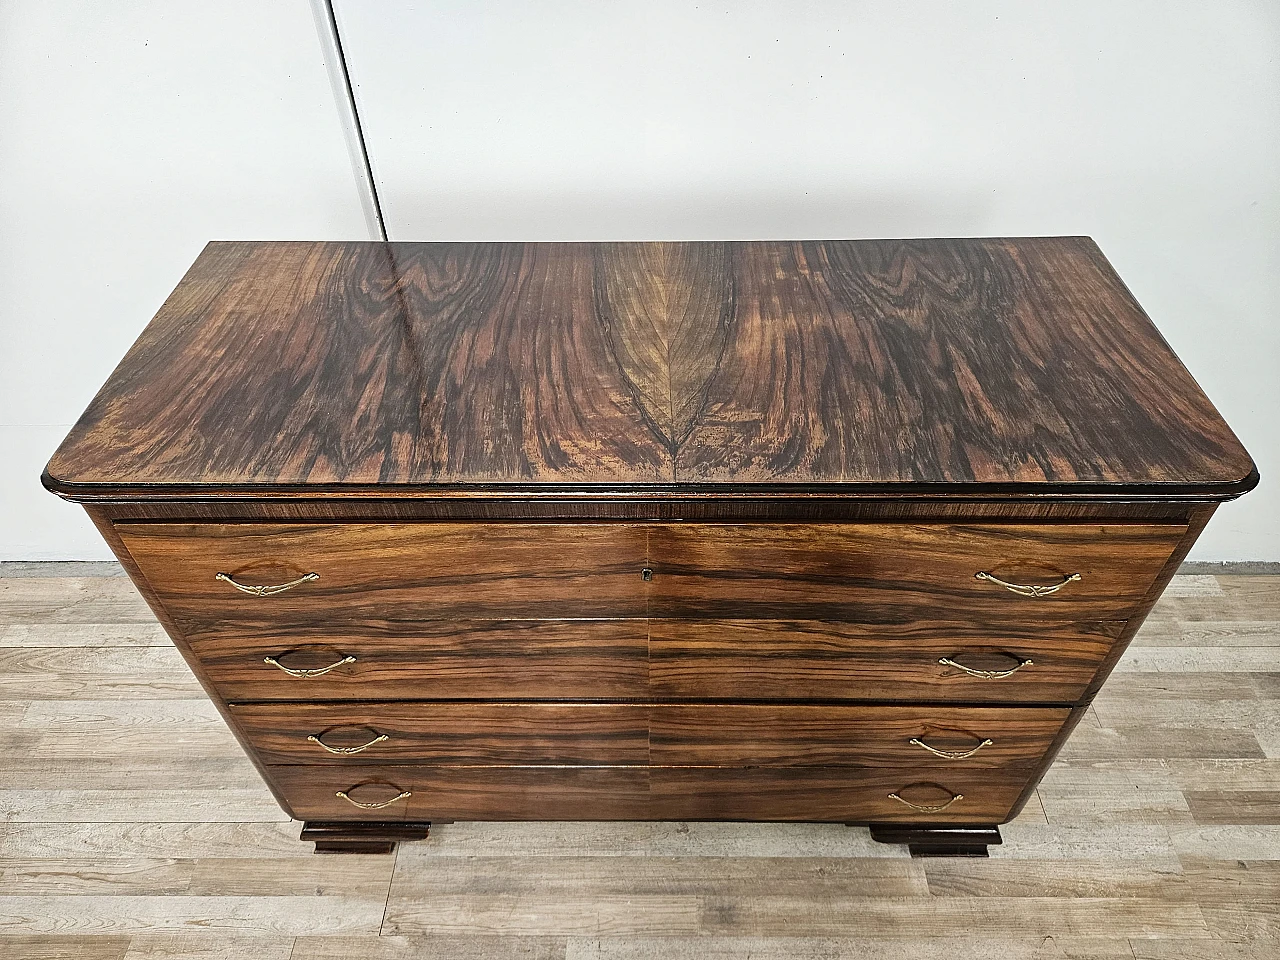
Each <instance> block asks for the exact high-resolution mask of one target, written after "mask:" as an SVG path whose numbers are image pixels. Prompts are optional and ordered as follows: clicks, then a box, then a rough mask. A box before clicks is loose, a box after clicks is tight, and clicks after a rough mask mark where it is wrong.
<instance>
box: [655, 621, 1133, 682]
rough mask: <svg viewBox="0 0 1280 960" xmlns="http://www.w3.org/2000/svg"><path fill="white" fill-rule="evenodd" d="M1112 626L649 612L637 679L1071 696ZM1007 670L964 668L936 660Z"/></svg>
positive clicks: (1094, 664) (1111, 636) (1097, 661)
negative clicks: (682, 616)
mask: <svg viewBox="0 0 1280 960" xmlns="http://www.w3.org/2000/svg"><path fill="white" fill-rule="evenodd" d="M1123 626H1124V624H1123V623H1101V624H1089V623H1081V624H1064V625H1057V624H1055V625H1049V626H1042V627H1039V628H1030V629H1028V628H1019V627H1017V626H998V627H993V626H988V625H986V624H981V623H976V624H975V623H963V622H961V623H953V622H948V621H945V620H929V621H925V622H912V623H903V624H859V623H848V622H845V623H841V622H836V621H819V620H659V619H655V620H651V621H649V651H650V653H649V657H650V660H649V686H650V689H651V690H652V691H653V692H654V694H656V695H659V696H669V697H689V698H704V699H713V698H724V699H775V698H788V699H790V698H795V699H813V700H961V701H967V702H970V703H974V702H1003V703H1018V702H1034V703H1055V702H1057V703H1069V702H1073V701H1075V700H1077V699H1079V697H1080V695H1081V694H1082V693H1083V692H1084V689H1085V687H1086V686H1087V685H1088V683H1089V681H1090V680H1091V679H1092V677H1093V675H1094V673H1095V672H1096V671H1097V670H1098V667H1099V666H1100V665H1101V663H1102V661H1103V659H1104V658H1105V657H1106V655H1107V652H1108V651H1109V650H1110V649H1111V647H1112V644H1113V643H1114V642H1115V638H1116V637H1117V636H1118V635H1119V632H1120V630H1121V629H1122V628H1123ZM943 657H946V658H948V659H951V660H954V661H956V662H958V663H963V664H964V665H965V666H967V667H970V668H971V669H974V670H991V671H1006V670H1009V669H1012V668H1013V667H1016V666H1017V665H1018V663H1020V662H1022V661H1028V660H1029V661H1031V662H1030V664H1028V665H1027V666H1025V667H1022V668H1021V669H1019V670H1018V671H1017V672H1016V673H1014V674H1013V675H1012V676H1008V677H1001V678H999V679H983V678H979V677H973V676H971V675H969V674H966V673H964V672H963V671H962V670H959V669H957V668H955V667H950V666H947V665H945V664H942V663H939V660H940V659H942V658H943Z"/></svg>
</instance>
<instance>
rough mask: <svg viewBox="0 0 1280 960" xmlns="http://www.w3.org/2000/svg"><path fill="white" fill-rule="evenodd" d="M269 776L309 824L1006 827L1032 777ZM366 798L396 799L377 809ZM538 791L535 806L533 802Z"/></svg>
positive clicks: (601, 770) (292, 769)
mask: <svg viewBox="0 0 1280 960" xmlns="http://www.w3.org/2000/svg"><path fill="white" fill-rule="evenodd" d="M270 771H271V772H270V775H271V777H272V779H273V780H274V782H275V783H277V784H278V785H279V786H280V788H281V790H282V791H283V792H284V793H286V794H287V795H288V796H289V799H290V805H291V806H292V808H293V813H294V816H295V817H298V818H302V819H308V820H357V821H358V820H361V819H365V820H367V819H369V818H370V816H372V815H376V816H377V818H378V819H379V820H386V821H388V822H390V821H395V820H430V821H450V820H762V821H765V820H771V821H789V820H793V821H832V822H838V823H844V822H866V821H868V820H874V821H877V822H885V823H933V822H936V821H937V819H938V815H937V814H936V813H935V814H932V815H930V814H927V813H920V812H917V811H915V810H912V809H911V808H909V807H907V806H906V805H905V804H903V803H901V802H900V801H898V800H894V799H891V798H890V797H889V794H890V793H895V792H896V793H898V794H899V795H900V796H903V797H905V798H907V799H909V800H911V801H912V802H913V803H917V804H920V805H921V806H929V805H936V804H940V803H945V802H946V801H947V800H948V799H949V798H951V797H952V796H954V794H956V793H960V794H962V795H963V797H964V799H963V800H958V801H955V803H953V804H952V805H951V806H950V807H949V808H948V810H947V822H948V823H952V822H954V823H956V824H964V823H983V824H990V823H999V822H1003V821H1004V820H1005V819H1006V818H1007V817H1008V815H1009V811H1010V810H1011V809H1012V807H1013V804H1014V802H1015V801H1016V800H1017V798H1018V795H1019V794H1020V793H1021V792H1022V788H1023V786H1024V785H1025V782H1026V778H1025V775H1023V776H1019V775H1017V774H1016V773H1015V774H1014V775H1011V776H1007V777H999V776H997V775H994V774H993V773H992V772H991V771H982V770H948V771H947V772H946V773H945V774H939V771H938V770H937V769H936V768H935V767H931V766H929V765H928V764H924V765H921V766H919V767H906V766H903V767H894V768H891V769H888V770H873V769H864V768H855V767H776V768H758V769H750V768H741V767H711V768H699V767H656V766H653V767H648V766H646V767H431V766H362V767H338V766H313V767H312V766H301V765H291V766H279V767H271V768H270ZM339 791H342V792H345V793H347V794H348V795H349V796H351V797H352V798H353V799H356V800H358V801H360V802H361V803H383V802H386V801H389V800H393V799H394V798H395V797H397V796H399V795H400V794H401V793H404V792H408V793H410V794H412V795H411V796H409V797H406V798H403V799H400V800H394V802H392V803H390V804H389V805H388V806H386V807H383V808H381V809H379V810H377V811H376V812H375V814H370V813H368V812H367V811H363V810H360V809H358V808H356V807H354V806H352V805H351V804H350V803H349V802H347V801H346V800H343V799H342V798H340V797H338V796H336V794H337V793H338V792H339ZM531 797H536V803H531V802H530V798H531Z"/></svg>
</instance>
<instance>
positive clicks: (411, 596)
mask: <svg viewBox="0 0 1280 960" xmlns="http://www.w3.org/2000/svg"><path fill="white" fill-rule="evenodd" d="M116 530H117V532H118V533H119V535H120V538H121V540H123V541H124V543H125V545H126V547H127V548H128V550H129V553H130V555H131V556H132V557H133V559H134V561H135V562H136V563H137V564H138V566H139V567H140V568H141V569H142V571H143V573H144V574H145V575H146V576H147V579H148V581H149V582H150V583H151V585H152V587H153V588H154V589H155V590H156V592H157V593H158V594H159V595H160V596H161V598H162V599H163V600H164V603H165V605H166V608H167V609H168V610H169V613H170V615H171V616H173V617H174V618H175V619H176V620H178V621H180V622H181V623H182V624H183V626H184V629H194V630H196V631H199V630H201V629H202V628H203V627H204V625H206V624H209V623H215V624H216V623H226V624H228V625H233V626H230V627H229V629H232V630H234V631H235V632H242V631H243V630H244V629H245V628H246V626H247V627H248V628H249V629H254V628H261V627H264V626H267V625H268V624H270V623H276V622H281V621H283V622H288V623H291V624H294V625H295V626H297V627H298V628H299V629H300V630H301V631H305V630H307V629H308V626H309V624H310V623H311V622H323V623H333V622H334V621H352V620H361V621H362V620H366V619H373V620H378V619H384V618H388V617H390V618H393V619H400V620H417V619H435V618H441V617H444V618H448V617H515V618H519V617H539V616H544V617H548V616H549V617H565V616H582V617H592V616H595V617H600V616H606V617H635V616H645V615H646V614H649V615H653V616H661V617H667V616H699V617H732V616H753V617H761V616H763V617H770V618H773V617H807V618H814V619H819V618H824V617H827V618H840V619H851V620H863V621H868V620H869V621H871V622H878V621H885V622H894V621H904V620H928V619H932V618H945V617H947V616H948V615H949V614H950V615H961V616H963V615H969V616H976V617H985V618H989V619H991V620H993V621H996V622H1017V621H1019V620H1024V621H1025V620H1032V621H1041V620H1044V619H1046V618H1055V617H1057V618H1062V619H1116V618H1124V617H1127V616H1128V615H1129V613H1130V612H1131V611H1132V610H1133V608H1134V606H1135V605H1136V604H1137V603H1138V601H1140V600H1141V599H1142V597H1143V596H1144V595H1145V594H1146V592H1147V590H1148V589H1149V588H1150V586H1151V584H1152V583H1153V582H1154V580H1155V577H1156V574H1157V573H1158V572H1159V571H1160V569H1161V568H1162V567H1163V566H1164V564H1165V561H1166V560H1167V559H1168V558H1169V556H1170V554H1171V553H1172V552H1173V550H1174V548H1175V546H1177V544H1178V543H1179V541H1180V539H1181V537H1182V534H1183V533H1185V531H1186V527H1185V525H1177V524H1165V525H1144V524H1081V525H1077V524H1053V525H1048V524H1037V525H1017V524H1003V525H985V526H978V525H960V524H937V525H926V524H820V525H819V524H771V525H733V524H717V525H709V524H679V525H676V524H662V525H617V524H514V523H510V524H358V523H349V524H294V525H287V524H160V523H153V524H117V525H116ZM646 571H648V572H647V573H646ZM979 572H986V573H990V574H991V575H993V576H997V577H999V578H1000V579H1002V580H1006V581H1008V582H1010V583H1016V584H1032V585H1039V586H1046V587H1051V586H1054V585H1056V584H1058V583H1060V582H1061V581H1062V580H1063V579H1064V578H1066V577H1069V576H1077V577H1078V580H1076V581H1074V582H1070V583H1067V584H1066V585H1065V586H1064V587H1063V588H1062V589H1060V590H1058V591H1057V592H1055V593H1052V594H1050V595H1047V596H1042V597H1025V596H1020V595H1018V594H1017V593H1015V592H1011V591H1009V590H1008V589H1007V588H1005V587H1003V586H1001V585H999V584H996V583H994V582H992V581H989V580H980V579H977V578H976V576H975V575H976V574H977V573H979ZM219 573H222V574H224V575H229V576H231V577H233V578H235V579H236V581H237V582H239V583H242V584H246V585H255V584H256V585H276V584H284V583H289V582H292V581H294V580H296V579H298V578H300V577H302V576H304V575H312V574H314V575H316V576H317V577H318V579H315V580H313V581H310V582H306V583H300V584H298V585H297V586H295V587H293V588H292V589H290V590H288V591H287V592H284V593H279V594H276V595H274V596H270V597H261V596H252V595H246V594H245V593H243V592H241V591H240V590H237V589H236V587H235V586H234V585H232V584H230V583H228V582H226V581H225V580H219V579H218V578H217V575H218V574H219ZM389 611H390V612H389Z"/></svg>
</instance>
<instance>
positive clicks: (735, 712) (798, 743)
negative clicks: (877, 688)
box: [231, 703, 1070, 819]
mask: <svg viewBox="0 0 1280 960" xmlns="http://www.w3.org/2000/svg"><path fill="white" fill-rule="evenodd" d="M231 712H232V716H233V717H234V718H235V719H236V721H237V722H238V723H239V725H240V729H241V730H242V731H243V733H244V734H245V736H246V737H247V738H248V739H249V741H250V742H251V743H252V745H253V748H254V750H255V751H256V752H257V754H258V756H259V757H260V758H261V759H262V760H263V761H264V762H266V763H272V764H282V763H295V764H325V763H331V764H339V765H351V764H363V763H376V764H427V765H431V766H455V767H457V766H485V765H489V766H500V765H554V764H580V765H591V764H597V765H610V766H625V765H634V764H653V765H656V766H670V767H675V766H694V767H715V766H733V767H737V766H741V767H760V766H763V767H777V766H784V767H786V766H861V767H877V768H882V767H891V766H895V765H896V766H916V767H919V766H929V767H933V768H936V769H938V770H941V771H955V770H973V769H979V770H993V771H998V772H999V775H1000V776H1002V777H1005V776H1008V773H1009V770H1010V768H1011V765H1016V766H1017V768H1018V769H1020V770H1021V771H1022V777H1023V779H1024V780H1025V778H1026V774H1027V772H1028V771H1029V769H1030V768H1031V767H1033V766H1034V764H1035V763H1036V762H1037V761H1038V760H1039V759H1040V758H1041V757H1043V756H1044V753H1045V751H1046V750H1047V749H1048V748H1049V744H1050V743H1052V742H1053V739H1054V737H1055V736H1056V735H1057V733H1058V730H1059V729H1060V728H1061V727H1062V724H1063V722H1064V721H1065V720H1066V718H1067V714H1068V713H1069V712H1070V711H1069V710H1067V709H1066V708H1061V709H1049V708H1036V709H1016V708H1009V707H1003V708H985V709H984V708H981V707H934V706H931V707H921V706H899V707H890V706H825V705H824V706H814V705H795V704H775V705H769V706H764V705H746V704H690V705H674V704H587V703H561V704H547V703H481V704H474V703H359V704H313V703H289V704H270V705H233V706H232V709H231ZM312 738H314V739H312ZM317 741H319V742H317ZM915 741H919V742H915ZM987 741H989V742H987ZM926 744H927V746H926ZM326 747H328V748H329V749H326ZM930 747H931V748H933V749H934V750H937V751H947V752H953V753H970V752H971V753H972V755H971V756H965V757H940V756H938V755H937V754H935V753H932V752H930V750H929V748H930ZM352 748H355V749H358V750H359V751H360V752H359V753H355V754H349V755H339V754H334V753H332V752H330V751H331V750H335V749H336V750H344V749H352ZM462 819H474V817H466V816H464V817H462ZM766 819H767V818H766Z"/></svg>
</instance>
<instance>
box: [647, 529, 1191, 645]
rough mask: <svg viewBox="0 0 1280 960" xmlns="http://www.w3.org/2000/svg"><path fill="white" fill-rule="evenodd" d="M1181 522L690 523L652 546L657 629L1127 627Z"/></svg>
mask: <svg viewBox="0 0 1280 960" xmlns="http://www.w3.org/2000/svg"><path fill="white" fill-rule="evenodd" d="M1185 531H1186V527H1185V526H1181V525H1175V524H1161V525H1143V524H1098V523H1090V524H1078V523H1073V524H982V525H960V524H905V523H882V524H770V525H765V524H743V525H730V524H685V525H679V526H677V525H667V526H656V527H654V528H653V529H652V530H651V531H650V534H649V565H650V567H651V568H652V570H653V580H652V583H651V587H652V588H653V589H652V592H651V593H650V603H649V613H650V615H651V616H655V617H736V618H754V619H760V618H767V619H773V618H798V619H804V618H809V619H828V620H848V621H857V622H860V623H902V622H908V621H920V620H924V621H928V620H937V619H943V620H948V619H950V620H954V619H967V620H970V621H972V620H975V619H980V620H982V621H984V622H989V623H1010V622H1040V621H1044V620H1123V619H1126V618H1127V617H1128V615H1129V614H1130V612H1131V611H1132V610H1133V608H1134V607H1135V606H1137V604H1138V603H1139V602H1140V601H1141V600H1142V598H1143V597H1144V596H1145V595H1146V593H1147V591H1148V590H1149V589H1150V588H1151V585H1152V583H1153V582H1154V581H1155V578H1156V576H1157V575H1158V574H1159V573H1160V570H1161V569H1162V568H1163V567H1164V565H1165V563H1166V562H1167V561H1168V559H1169V557H1170V555H1171V554H1172V553H1173V551H1174V549H1175V548H1176V547H1177V545H1178V542H1179V541H1180V539H1181V538H1182V535H1183V534H1184V533H1185Z"/></svg>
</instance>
